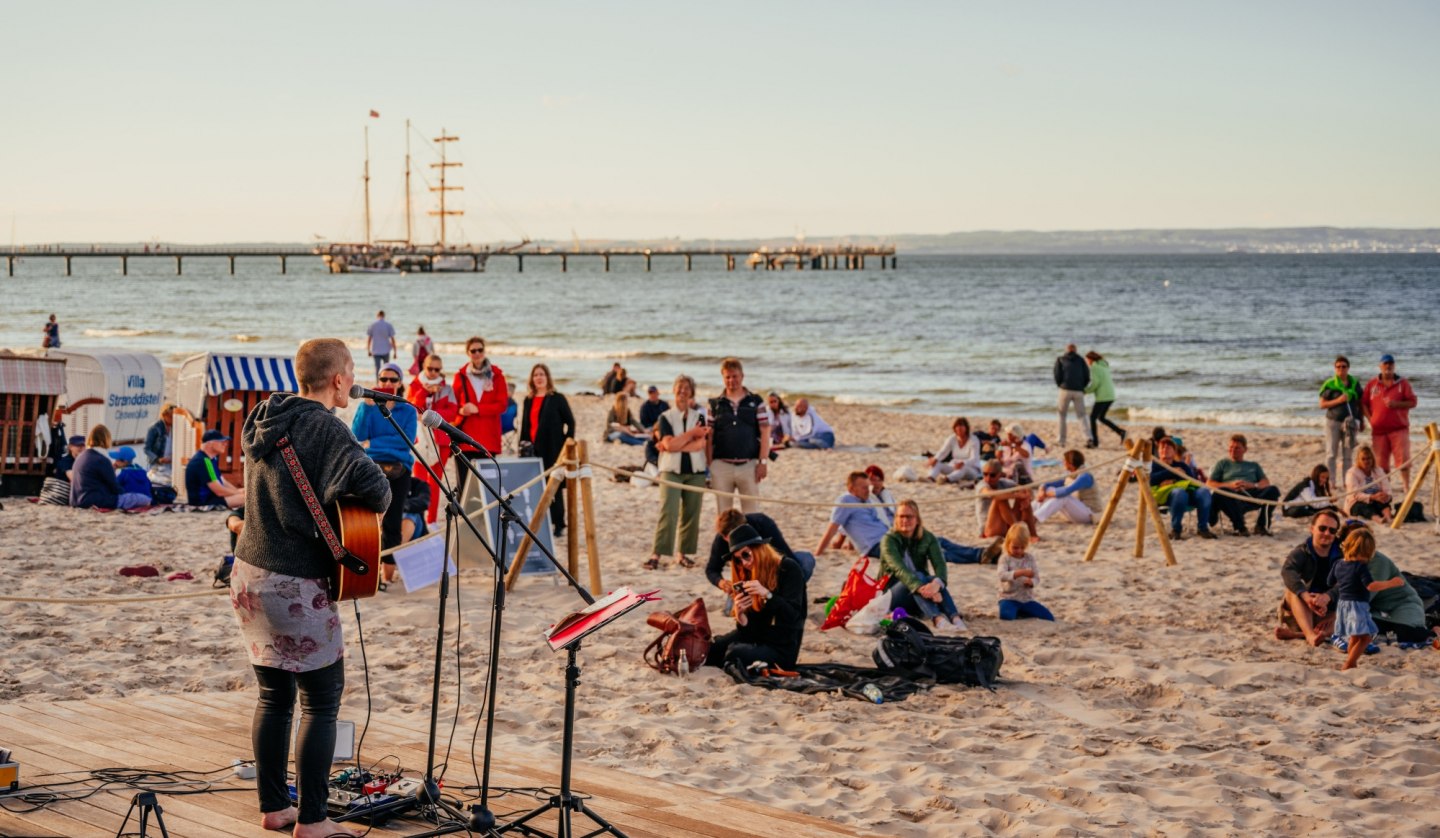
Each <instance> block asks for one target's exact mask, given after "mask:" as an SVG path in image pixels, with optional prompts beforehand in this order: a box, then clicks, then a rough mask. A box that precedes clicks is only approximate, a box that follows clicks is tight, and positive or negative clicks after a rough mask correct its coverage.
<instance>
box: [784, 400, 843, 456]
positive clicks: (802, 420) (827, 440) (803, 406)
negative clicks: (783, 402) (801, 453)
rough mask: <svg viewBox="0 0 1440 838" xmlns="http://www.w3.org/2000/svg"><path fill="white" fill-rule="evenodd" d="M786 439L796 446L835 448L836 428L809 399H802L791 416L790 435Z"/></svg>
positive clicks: (796, 403)
mask: <svg viewBox="0 0 1440 838" xmlns="http://www.w3.org/2000/svg"><path fill="white" fill-rule="evenodd" d="M786 441H787V442H788V443H789V444H790V445H792V446H794V447H796V448H816V449H826V448H834V447H835V429H833V428H831V427H830V426H829V425H828V424H826V422H825V420H824V419H821V418H820V414H819V413H817V412H816V410H815V408H813V407H811V406H810V400H809V399H800V400H799V401H797V402H795V411H794V413H793V414H792V415H791V416H790V436H789V437H787V439H786Z"/></svg>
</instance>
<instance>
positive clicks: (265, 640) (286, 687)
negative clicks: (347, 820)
mask: <svg viewBox="0 0 1440 838" xmlns="http://www.w3.org/2000/svg"><path fill="white" fill-rule="evenodd" d="M295 372H296V375H297V377H298V378H299V379H300V393H299V395H296V394H294V393H275V394H274V395H272V396H270V398H269V399H267V400H265V401H263V402H261V403H260V404H259V405H257V406H256V407H255V409H254V410H253V411H251V413H250V415H249V416H248V417H246V419H245V428H244V432H243V433H242V436H241V440H242V443H243V448H242V450H243V451H244V452H245V456H246V458H247V459H248V461H249V462H248V468H247V471H246V478H247V480H246V482H247V486H246V495H245V530H244V532H243V533H241V535H240V540H239V542H238V543H237V544H236V546H235V568H234V570H233V572H232V574H231V577H230V603H231V605H232V606H233V607H234V609H235V616H236V619H237V620H238V621H239V624H240V635H241V638H242V639H243V640H244V643H245V650H246V652H247V654H248V655H249V656H250V664H251V665H252V666H253V667H254V669H255V679H256V681H258V682H259V686H260V697H259V702H258V703H257V704H256V707H255V719H254V722H253V723H252V725H251V734H250V735H251V741H252V744H253V745H254V748H255V774H256V778H255V785H256V789H257V791H258V792H259V794H260V812H261V822H260V823H261V826H263V827H264V828H265V829H287V828H289V827H291V825H293V826H294V832H293V834H294V835H295V836H297V838H317V836H332V835H349V834H351V833H350V832H349V830H347V829H346V828H345V827H342V826H340V825H339V824H337V823H335V822H334V821H332V820H330V818H329V816H328V813H327V811H326V802H327V797H328V795H329V788H328V786H329V777H330V763H331V761H332V759H333V758H334V755H335V717H336V714H337V713H338V711H339V709H340V698H341V695H342V694H343V693H344V691H345V659H344V657H345V643H344V638H343V636H342V632H341V629H340V614H339V611H338V610H337V609H336V607H335V603H333V602H331V601H330V594H329V576H330V570H331V568H332V567H333V565H334V559H333V558H332V557H331V555H330V551H329V549H328V548H327V547H326V545H325V542H324V541H323V540H321V539H320V538H319V537H317V536H316V534H315V523H314V520H313V518H312V517H311V514H310V511H309V508H308V507H307V506H306V503H305V500H304V499H303V498H302V496H301V494H300V489H299V488H298V487H297V486H296V483H295V478H294V477H293V476H292V474H291V472H290V470H289V468H288V467H287V466H286V464H285V461H284V458H283V456H282V454H281V449H280V446H279V443H280V441H281V440H282V439H283V440H288V442H289V445H290V446H291V448H292V450H293V451H294V452H295V455H296V457H297V458H298V459H299V462H300V466H301V468H302V469H303V470H304V472H305V476H306V478H307V479H308V480H309V482H310V485H311V486H312V487H314V490H315V494H316V495H317V496H318V499H319V501H320V502H321V503H322V504H330V503H333V502H334V501H335V500H337V499H338V498H340V497H341V496H346V497H348V498H351V499H354V500H356V501H358V502H359V503H361V504H363V505H364V506H365V507H366V508H368V509H372V510H374V511H375V512H376V513H381V512H384V511H385V509H386V507H388V506H389V505H390V485H389V483H388V482H387V481H386V479H385V473H384V472H382V471H381V470H380V467H379V466H378V465H376V464H375V462H374V461H372V460H371V459H370V458H369V457H368V456H367V455H366V453H365V449H364V448H361V447H360V443H358V442H356V441H355V437H354V435H352V434H351V433H350V429H349V428H348V427H347V426H346V425H345V423H344V422H342V421H341V420H340V419H338V418H336V417H335V416H334V415H333V414H332V413H331V412H330V411H331V410H332V409H334V408H337V407H345V406H346V405H348V404H349V403H350V386H351V385H352V384H354V383H355V362H354V359H352V358H351V356H350V350H349V349H348V348H346V346H345V343H344V342H343V341H340V340H336V339H333V338H318V339H315V340H308V341H306V342H305V343H303V344H301V345H300V350H299V352H297V353H296V355H295ZM297 690H298V692H299V695H300V706H301V715H300V733H299V737H298V738H297V740H296V754H295V774H296V781H295V786H296V790H297V792H298V793H299V801H298V802H299V806H298V808H297V807H296V805H295V804H294V803H292V802H291V800H290V793H289V790H288V789H287V788H286V783H285V776H286V767H287V766H288V764H289V762H290V723H291V717H292V715H293V713H294V708H295V697H296V692H297Z"/></svg>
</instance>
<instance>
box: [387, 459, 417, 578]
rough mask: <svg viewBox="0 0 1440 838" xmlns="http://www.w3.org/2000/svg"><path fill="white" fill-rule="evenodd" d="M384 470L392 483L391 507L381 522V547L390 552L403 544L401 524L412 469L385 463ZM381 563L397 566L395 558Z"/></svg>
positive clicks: (389, 558)
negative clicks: (392, 548)
mask: <svg viewBox="0 0 1440 838" xmlns="http://www.w3.org/2000/svg"><path fill="white" fill-rule="evenodd" d="M383 468H384V469H385V479H386V480H387V481H389V482H390V506H388V507H387V508H386V509H385V517H384V518H382V519H381V521H380V547H381V548H382V549H385V550H389V549H390V548H391V547H399V546H400V544H401V539H402V536H401V534H400V532H401V531H400V524H401V522H403V521H404V520H405V500H406V499H407V498H409V497H410V469H408V468H404V467H402V466H401V465H400V464H399V463H385V464H384V465H383ZM380 561H381V562H383V563H384V564H395V557H394V556H385V557H384V558H382V559H381V560H380Z"/></svg>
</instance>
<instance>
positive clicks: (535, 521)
mask: <svg viewBox="0 0 1440 838" xmlns="http://www.w3.org/2000/svg"><path fill="white" fill-rule="evenodd" d="M559 462H560V464H563V466H564V467H563V468H560V469H556V470H555V471H552V472H550V478H549V479H548V480H547V481H545V493H544V494H543V495H541V496H540V502H539V503H537V504H535V514H534V515H533V516H532V517H531V518H530V520H529V521H528V522H527V524H528V525H529V527H530V530H531V532H534V531H535V529H536V528H538V527H540V526H541V525H542V523H543V522H544V520H545V513H546V512H547V511H548V510H549V509H550V502H551V501H552V500H554V499H555V493H556V492H558V491H560V484H561V483H562V482H563V483H564V484H565V486H564V489H565V517H566V518H567V519H568V520H567V521H566V527H565V556H566V560H567V562H568V566H567V568H566V569H567V570H569V571H570V575H571V576H576V577H578V576H579V575H580V536H579V533H578V532H577V530H578V529H579V528H578V527H576V526H575V524H576V520H575V519H576V518H577V517H579V518H580V519H581V520H582V521H583V525H584V527H585V558H586V561H587V562H588V563H589V565H590V593H592V594H594V595H595V596H601V595H602V594H604V587H603V586H602V585H601V582H600V545H599V543H598V541H597V538H596V532H595V487H594V485H593V483H592V481H593V480H594V477H593V476H592V475H591V473H590V446H589V444H588V443H587V442H586V441H585V440H583V439H582V440H579V441H576V440H573V439H571V440H566V442H565V451H564V453H562V454H561V455H560V461H559ZM567 472H568V473H570V474H573V475H575V477H574V478H572V479H570V480H566V479H565V476H566V473H567ZM530 542H531V538H530V536H529V535H526V536H525V537H524V538H522V539H520V546H519V547H517V548H515V558H514V559H513V560H512V561H511V562H510V569H509V570H508V571H506V572H505V590H507V591H510V590H514V589H515V581H516V580H517V579H519V578H520V568H521V567H523V566H524V564H525V557H526V556H527V555H529V554H530Z"/></svg>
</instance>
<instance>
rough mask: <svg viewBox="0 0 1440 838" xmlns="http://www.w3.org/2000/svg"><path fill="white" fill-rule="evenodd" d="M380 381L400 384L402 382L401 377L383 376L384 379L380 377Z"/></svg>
mask: <svg viewBox="0 0 1440 838" xmlns="http://www.w3.org/2000/svg"><path fill="white" fill-rule="evenodd" d="M380 383H381V384H399V383H400V379H398V378H382V379H380Z"/></svg>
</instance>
